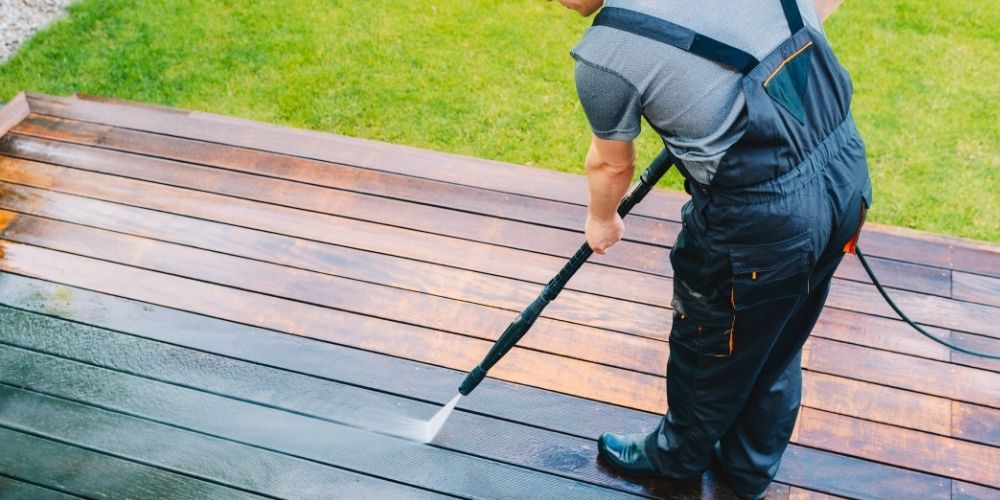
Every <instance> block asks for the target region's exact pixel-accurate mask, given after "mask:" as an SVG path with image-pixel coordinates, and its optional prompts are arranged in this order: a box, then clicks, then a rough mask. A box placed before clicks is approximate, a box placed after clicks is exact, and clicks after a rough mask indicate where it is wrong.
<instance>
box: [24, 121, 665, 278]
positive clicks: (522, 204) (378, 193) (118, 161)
mask: <svg viewBox="0 0 1000 500" xmlns="http://www.w3.org/2000/svg"><path fill="white" fill-rule="evenodd" d="M15 132H16V133H17V134H18V135H15V136H13V137H11V138H10V140H9V142H8V143H7V144H6V145H5V146H4V150H5V154H10V155H12V156H18V157H23V158H27V159H33V160H36V161H42V162H47V163H57V164H60V165H65V166H77V167H78V166H81V165H82V166H91V165H93V166H96V167H97V168H100V169H102V170H107V169H114V170H116V171H117V173H119V174H121V175H128V176H133V177H139V178H148V179H154V178H155V176H156V175H157V173H156V172H150V171H149V170H150V169H154V168H155V167H156V166H158V165H163V164H171V169H170V170H168V171H166V172H160V175H168V176H170V177H169V179H184V177H185V176H184V172H185V171H186V170H193V171H196V172H197V173H198V174H199V177H200V178H201V182H204V183H201V182H200V183H199V184H200V185H201V186H203V187H204V188H206V189H209V190H212V191H214V192H220V193H224V191H216V190H215V189H212V188H213V184H212V182H211V179H212V176H214V175H216V176H226V175H227V174H230V175H231V174H233V173H243V174H253V175H257V176H262V177H266V178H271V179H274V180H278V181H281V184H282V185H291V186H294V187H292V188H290V189H301V190H306V191H309V190H310V189H311V190H312V192H315V193H323V192H326V191H325V190H322V189H319V188H323V187H326V188H334V189H337V190H344V191H348V192H350V193H352V194H360V195H370V196H361V197H355V198H354V199H351V198H346V196H347V195H346V194H344V195H342V196H345V201H344V202H341V203H338V205H337V207H338V208H343V209H351V208H353V209H355V210H358V211H363V213H367V214H372V215H382V216H384V217H389V216H391V215H392V214H373V212H376V211H377V206H376V207H374V208H370V207H366V206H364V204H366V203H367V204H383V206H386V207H392V206H398V204H399V203H404V202H406V203H410V206H411V208H412V209H415V210H428V209H429V208H430V207H439V208H444V209H446V210H447V211H449V212H450V211H458V213H451V214H450V217H452V218H455V219H458V220H460V219H461V218H462V217H463V216H464V217H471V218H472V220H480V219H478V218H475V217H472V215H473V214H480V215H486V216H490V217H491V218H493V217H502V218H503V219H509V220H512V221H521V222H527V223H533V224H540V225H544V226H550V227H559V228H564V229H572V230H574V231H573V232H574V233H575V234H577V240H575V241H576V242H577V243H579V235H580V234H582V231H581V229H582V224H583V220H584V219H585V218H586V208H585V207H582V206H579V205H574V204H568V203H561V202H556V201H551V200H548V199H544V198H537V197H531V196H523V195H516V194H511V193H504V192H498V191H492V190H488V189H480V188H475V187H471V186H460V185H456V184H451V183H447V182H441V181H434V180H430V179H423V178H418V177H410V176H403V175H395V174H389V173H385V172H378V171H373V170H369V169H362V168H357V167H350V166H345V165H339V164H335V163H327V162H319V161H314V160H307V159H303V158H298V157H293V156H283V155H277V154H273V153H266V152H262V151H253V150H248V149H240V150H236V151H235V152H234V151H233V150H232V148H229V147H226V146H223V145H220V144H212V143H204V142H197V141H187V140H182V139H178V138H163V137H162V136H157V135H155V134H146V133H142V132H137V131H129V130H122V129H115V128H111V127H99V126H95V125H92V124H84V123H80V122H75V121H68V120H57V119H53V118H50V117H44V116H32V117H30V118H29V119H27V120H25V121H24V122H22V123H21V124H20V125H19V126H18V127H17V128H16V129H15ZM53 141H65V142H62V143H58V142H53ZM67 142H68V143H67ZM91 146H99V148H94V147H91ZM103 148H111V149H114V151H109V150H107V149H103ZM118 151H124V152H127V153H132V154H124V153H121V152H118ZM136 153H138V154H141V156H136V155H135V154H136ZM146 155H152V156H155V157H156V158H150V157H148V156H146ZM162 158H169V159H170V160H169V161H167V160H162ZM179 162H184V163H179ZM95 163H98V165H94V164H95ZM101 163H110V164H111V165H101ZM201 165H205V166H204V167H202V166H201ZM209 167H215V168H209ZM134 172H139V173H138V174H136V173H134ZM150 175H152V176H154V177H150ZM289 181H295V182H289ZM246 182H253V180H251V179H247V180H246ZM171 183H174V182H171ZM301 184H305V185H301ZM175 185H176V184H175ZM225 187H226V186H223V188H225ZM228 187H230V188H239V187H240V186H228ZM247 191H250V190H249V189H247ZM253 194H256V195H258V196H261V195H265V196H266V195H267V194H268V193H266V192H265V193H253ZM271 194H272V195H278V194H284V195H286V196H288V195H291V193H271ZM331 195H332V193H327V195H326V196H327V197H329V196H331ZM291 198H293V199H294V197H291ZM362 200H363V201H362ZM298 201H299V202H300V203H309V202H317V201H320V202H322V201H327V200H325V199H320V200H308V199H306V200H298ZM392 201H396V202H397V203H396V204H395V205H394V204H393V203H391V202H392ZM351 203H353V204H358V205H361V206H357V207H345V206H344V205H347V204H351ZM429 213H434V211H433V210H429ZM401 215H405V214H401ZM496 222H499V221H496ZM496 222H494V223H496ZM482 223H483V222H480V224H482ZM629 226H630V229H631V231H630V233H634V234H635V237H636V238H639V240H637V241H641V242H643V243H652V244H658V245H668V244H670V243H672V242H673V240H674V238H675V237H676V235H677V231H678V230H679V225H678V224H677V223H676V222H670V221H665V220H662V219H652V218H649V217H642V216H633V217H632V218H630V219H629ZM513 227H519V226H517V225H514V226H513ZM474 229H475V228H474V227H472V228H467V229H466V230H474ZM471 236H476V233H473V234H472V235H471ZM498 236H499V235H498ZM466 237H470V236H466ZM631 237H632V235H631V234H630V235H629V238H631ZM626 247H628V245H626ZM573 250H575V248H572V247H566V248H565V249H564V251H563V252H561V253H565V254H567V256H568V254H571V253H572V251H573ZM655 255H656V254H654V255H653V256H652V257H651V256H649V255H648V252H647V253H643V254H638V255H636V256H635V257H633V259H635V258H644V259H646V260H653V258H654V257H655ZM667 268H668V266H666V265H663V264H660V267H659V269H660V272H662V271H663V270H665V269H667Z"/></svg>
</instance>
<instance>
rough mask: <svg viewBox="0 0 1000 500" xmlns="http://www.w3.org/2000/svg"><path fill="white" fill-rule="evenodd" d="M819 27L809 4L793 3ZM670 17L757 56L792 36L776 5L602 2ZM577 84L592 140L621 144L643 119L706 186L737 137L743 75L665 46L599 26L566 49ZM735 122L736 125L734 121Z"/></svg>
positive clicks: (704, 0)
mask: <svg viewBox="0 0 1000 500" xmlns="http://www.w3.org/2000/svg"><path fill="white" fill-rule="evenodd" d="M798 3H799V10H800V11H801V12H802V17H803V20H804V21H805V23H806V24H807V25H809V26H811V27H813V28H816V29H817V30H821V26H820V22H819V19H818V17H817V15H816V10H815V7H813V4H812V0H798ZM605 7H620V8H623V9H629V10H634V11H636V12H641V13H643V14H648V15H651V16H654V17H659V18H661V19H665V20H668V21H670V22H672V23H674V24H679V25H681V26H684V27H686V28H689V29H691V30H694V31H695V32H698V33H701V34H704V35H705V36H709V37H712V38H715V39H716V40H719V41H721V42H723V43H726V44H729V45H732V46H733V47H736V48H739V49H742V50H743V51H745V52H748V53H750V54H752V55H753V56H755V57H757V58H758V59H762V58H763V57H764V56H766V55H767V54H768V53H770V52H771V51H772V50H774V48H775V47H777V46H778V45H779V44H780V43H781V42H782V41H784V40H785V39H786V38H788V37H789V36H790V35H791V33H790V31H789V29H788V23H787V22H786V21H785V15H784V13H783V11H782V10H781V2H780V1H779V0H606V1H605ZM572 55H573V58H574V59H576V61H577V64H576V86H577V92H578V93H579V96H580V102H581V103H582V104H583V109H584V111H585V112H586V114H587V119H588V120H589V121H590V126H591V128H592V129H593V131H594V135H596V136H597V137H600V138H603V139H614V140H622V141H627V140H631V139H634V138H635V137H636V136H638V135H639V127H640V117H641V116H645V117H646V120H647V121H649V122H650V123H651V124H652V125H653V126H654V127H655V128H656V129H658V130H659V131H661V132H663V140H664V142H665V144H666V145H667V147H668V148H670V150H671V152H672V153H674V155H676V156H677V157H678V158H680V159H681V160H683V161H684V166H685V167H687V169H688V171H689V172H690V174H691V175H692V176H693V177H694V178H695V180H697V181H698V182H700V183H703V184H708V183H709V182H710V181H711V179H712V177H714V176H715V172H716V169H717V167H718V164H719V161H720V160H721V158H722V156H723V155H724V154H725V152H726V150H727V149H729V147H730V146H732V145H733V144H734V143H735V142H736V141H737V140H739V138H740V135H742V132H743V131H742V129H741V128H740V127H738V126H737V127H736V128H735V129H734V128H733V125H734V124H736V122H737V120H738V119H740V116H741V112H742V111H743V108H744V106H745V99H744V97H743V94H742V92H741V90H740V79H741V78H742V76H743V75H742V74H740V73H739V72H737V71H735V70H733V69H730V68H728V67H726V66H722V65H720V64H718V63H715V62H712V61H709V60H707V59H703V58H701V57H699V56H696V55H693V54H690V53H688V52H686V51H683V50H681V49H678V48H676V47H672V46H670V45H667V44H664V43H661V42H657V41H655V40H650V39H648V38H644V37H640V36H638V35H634V34H631V33H626V32H623V31H620V30H616V29H613V28H608V27H604V26H597V27H593V28H590V29H589V30H587V32H586V34H585V35H584V37H583V39H582V40H581V41H580V43H578V44H577V46H576V47H575V48H574V49H573V51H572ZM736 125H738V124H736Z"/></svg>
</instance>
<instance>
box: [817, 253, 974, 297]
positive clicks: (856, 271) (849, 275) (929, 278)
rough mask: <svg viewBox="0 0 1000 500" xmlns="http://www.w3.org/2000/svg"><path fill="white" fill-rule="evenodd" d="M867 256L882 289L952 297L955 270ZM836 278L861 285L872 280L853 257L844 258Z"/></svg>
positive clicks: (859, 262)
mask: <svg viewBox="0 0 1000 500" xmlns="http://www.w3.org/2000/svg"><path fill="white" fill-rule="evenodd" d="M865 257H866V258H867V259H868V265H870V266H872V270H873V271H875V276H877V277H878V279H879V282H881V283H882V285H883V286H886V287H889V288H890V289H902V290H909V291H911V292H919V293H924V294H928V295H938V296H940V297H952V295H951V289H952V277H951V273H952V271H950V270H948V269H941V268H939V267H931V266H926V265H921V264H914V263H912V262H900V261H897V260H891V259H885V258H881V257H873V256H869V255H868V254H865ZM835 276H836V277H838V278H844V279H849V280H852V281H860V282H861V283H871V278H870V277H869V276H868V273H866V272H865V268H864V267H862V266H861V261H859V260H858V258H857V257H855V256H854V255H847V256H845V257H844V260H843V262H841V264H840V267H838V268H837V272H836V274H835ZM890 293H891V292H890ZM954 298H959V297H954ZM963 300H964V299H963Z"/></svg>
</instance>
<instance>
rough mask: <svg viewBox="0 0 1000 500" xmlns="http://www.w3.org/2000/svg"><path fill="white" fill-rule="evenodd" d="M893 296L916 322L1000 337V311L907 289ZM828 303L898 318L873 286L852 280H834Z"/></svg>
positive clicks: (893, 292)
mask: <svg viewBox="0 0 1000 500" xmlns="http://www.w3.org/2000/svg"><path fill="white" fill-rule="evenodd" d="M890 294H891V296H892V300H893V301H895V302H896V305H898V306H899V307H900V309H902V310H903V311H905V312H906V314H907V315H908V316H910V318H911V319H913V321H915V322H917V323H921V324H927V325H934V326H938V327H941V328H950V329H952V330H960V331H964V332H968V333H978V334H980V335H986V336H989V337H994V338H1000V329H997V328H996V327H995V325H1000V308H997V307H990V306H985V305H981V304H975V303H972V302H959V301H956V300H951V299H946V298H943V297H934V296H930V295H922V294H918V293H913V292H907V291H904V290H894V291H892V292H890ZM827 304H828V305H829V306H832V307H839V308H843V309H850V310H852V311H859V312H865V313H869V314H877V315H880V316H885V317H889V318H896V317H898V316H897V315H896V313H895V311H893V310H892V308H890V307H889V304H887V303H886V302H885V301H884V300H883V299H882V296H881V295H880V294H879V293H878V290H876V289H875V287H874V286H872V285H865V284H861V283H855V282H852V281H846V280H840V281H835V282H834V284H833V290H832V291H831V292H830V300H829V301H828V302H827Z"/></svg>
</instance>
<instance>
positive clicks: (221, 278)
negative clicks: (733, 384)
mask: <svg viewBox="0 0 1000 500" xmlns="http://www.w3.org/2000/svg"><path fill="white" fill-rule="evenodd" d="M24 222H27V223H24ZM22 223H24V224H22ZM32 223H35V224H32ZM8 231H9V232H10V233H12V236H9V238H10V239H11V240H12V241H18V242H21V243H26V244H35V245H44V246H46V247H48V248H52V249H55V250H60V251H66V252H71V253H76V254H80V255H90V256H92V257H97V258H101V259H107V260H110V261H114V262H120V263H126V264H130V265H137V266H140V267H143V268H146V269H151V270H156V271H160V272H166V273H169V274H172V275H177V276H182V277H188V278H195V279H199V280H207V281H209V282H212V283H217V284H222V285H226V286H234V287H238V288H240V289H244V290H253V291H256V292H263V293H268V294H270V295H273V296H277V297H287V298H292V299H297V300H300V301H303V302H308V303H313V304H317V305H328V306H330V305H333V306H336V307H347V308H349V310H351V311H352V312H364V311H363V310H362V309H361V308H362V307H363V305H360V306H359V305H353V306H352V305H351V303H352V301H351V300H350V299H349V298H344V297H341V295H345V296H347V297H352V296H356V295H362V294H363V295H364V296H365V301H364V303H365V304H367V303H368V302H372V301H374V298H375V295H373V290H372V289H371V288H368V289H367V292H366V291H365V290H353V289H352V288H351V285H350V284H348V285H346V286H345V285H343V284H340V285H337V284H331V283H329V282H328V280H325V279H324V280H322V281H320V282H319V283H318V285H317V286H315V287H310V286H309V283H308V282H309V281H310V277H309V276H303V275H301V273H293V274H290V275H288V276H287V277H285V276H282V275H280V274H275V270H276V269H275V268H276V267H277V266H273V265H265V264H263V263H258V262H240V261H236V262H234V263H233V264H227V261H229V260H235V259H234V258H231V257H228V256H223V255H220V254H211V253H208V252H202V251H194V250H192V249H188V248H181V249H176V248H171V247H170V246H169V245H167V244H157V243H155V242H149V241H146V242H140V241H139V240H135V239H134V238H133V239H129V238H123V237H120V235H117V234H101V235H98V233H97V232H96V231H95V230H90V229H83V228H79V227H72V226H68V225H63V226H58V225H56V224H54V223H52V222H46V221H42V220H35V221H31V220H30V219H29V220H28V221H26V220H25V219H23V218H22V219H19V220H18V221H17V222H15V223H14V224H13V225H11V226H10V227H9V229H8ZM46 234H49V235H52V236H48V237H46V236H45V235H46ZM230 268H231V269H230ZM277 270H278V271H280V270H281V269H277ZM193 271H197V272H194V273H193ZM206 271H207V272H206ZM234 277H235V278H237V281H232V279H233V278H234ZM239 277H243V278H244V279H242V280H240V279H239ZM245 278H252V279H251V280H249V281H248V280H247V279H245ZM284 283H289V284H294V288H293V289H291V290H285V288H284V287H285V286H286V285H284ZM299 290H306V291H308V292H307V293H301V292H300V291H299ZM309 290H312V291H309ZM325 290H336V292H337V295H336V296H333V297H330V298H329V300H326V298H327V297H326V292H325ZM118 293H126V292H124V291H120V292H118ZM416 301H417V299H406V298H395V299H394V298H391V297H390V298H388V299H385V300H382V301H376V302H379V303H392V302H395V303H399V304H410V305H412V307H408V308H406V309H412V310H414V311H420V315H427V316H431V317H438V318H442V319H443V320H445V321H444V322H443V323H442V324H441V325H435V324H434V323H433V322H431V321H424V322H423V325H424V326H428V327H434V328H436V329H439V330H444V329H448V328H450V329H454V328H456V326H455V325H454V323H457V321H456V319H455V318H452V317H450V316H449V314H451V311H452V310H455V311H457V312H459V313H460V314H462V315H467V316H469V317H475V318H477V323H476V324H473V325H470V327H469V330H468V332H466V334H468V335H476V328H477V327H479V328H480V329H485V330H486V335H491V334H492V335H496V334H497V333H498V332H499V331H501V330H502V328H503V326H504V323H505V321H506V319H507V318H506V316H503V317H500V318H498V322H499V323H498V324H496V325H490V324H489V321H488V317H489V315H488V314H484V313H477V312H476V311H471V312H469V311H462V310H461V308H456V307H454V306H451V305H445V306H442V307H441V308H436V307H435V306H434V305H433V304H431V303H426V304H423V305H421V304H417V303H416ZM439 309H440V310H439ZM378 313H379V310H378V309H376V310H375V311H374V312H368V313H367V314H378ZM390 319H395V320H397V321H404V322H407V323H411V324H413V323H416V322H418V321H419V320H420V319H421V318H420V317H416V318H408V317H397V318H390ZM484 325H485V326H484ZM597 333H600V332H589V333H588V332H578V334H577V335H576V336H577V337H578V339H580V340H577V341H575V342H574V341H573V337H574V333H573V332H572V331H570V332H569V333H568V335H567V336H566V337H565V338H561V337H554V338H553V339H552V341H551V342H550V345H548V346H547V348H545V349H541V350H543V352H549V353H553V354H556V355H560V356H561V355H574V357H577V358H578V359H585V360H589V361H593V362H598V363H602V364H606V365H610V366H621V364H620V363H617V361H616V360H617V358H618V357H620V356H621V354H622V353H621V352H618V351H612V353H610V354H611V355H613V356H614V357H612V356H609V354H608V353H605V352H604V349H605V348H606V347H607V345H605V344H600V343H598V342H597V340H596V337H597ZM549 335H550V333H549V332H548V331H547V330H545V329H542V330H541V331H540V332H538V333H537V334H536V333H535V332H533V336H532V337H531V339H541V340H540V341H548V340H549V337H548V336H549ZM616 337H618V338H620V337H622V336H621V335H616V336H614V337H611V338H610V339H609V342H610V341H613V340H614V339H615V338H616ZM481 338H484V337H481ZM485 338H489V337H485ZM526 340H527V339H526ZM523 345H524V346H525V347H532V348H541V347H545V346H538V345H537V344H532V343H531V342H527V343H524V344H523ZM649 347H651V348H652V349H647V350H645V351H641V352H640V353H639V356H638V357H639V358H641V359H655V360H656V362H655V363H654V364H655V365H656V366H658V367H660V368H661V369H662V371H660V372H659V373H663V372H664V371H665V364H664V363H665V361H666V358H667V352H666V348H665V346H660V347H659V348H657V346H652V345H651V346H649ZM577 349H579V352H580V353H581V354H579V355H575V354H576V353H577ZM437 362H438V363H443V362H445V361H444V360H438V361H437ZM623 367H624V366H623ZM806 368H807V369H808V368H810V366H809V365H808V364H806ZM810 377H811V375H807V383H806V385H807V387H813V388H821V387H824V386H825V388H827V389H832V390H833V391H834V393H839V394H842V396H843V398H846V399H841V398H836V397H834V398H824V397H817V396H818V394H823V393H824V392H818V393H816V392H814V393H809V392H807V404H809V403H810V402H811V403H815V404H816V405H818V406H816V407H817V408H821V409H827V410H830V411H837V412H841V413H845V414H848V415H854V416H864V417H865V418H871V419H874V420H877V421H883V422H889V423H897V424H899V425H904V426H907V427H912V428H916V429H920V430H928V431H931V432H939V433H943V434H945V435H948V434H949V433H950V428H949V427H948V426H947V425H946V424H945V422H947V421H948V420H949V418H950V406H949V405H948V404H946V402H945V401H939V400H937V398H931V397H926V396H920V395H917V394H914V393H907V392H905V391H898V390H893V389H890V388H880V387H879V386H875V385H872V384H866V383H861V382H856V381H849V380H841V381H834V380H831V378H830V377H827V378H820V379H819V380H818V381H817V383H818V384H819V385H813V384H812V383H811V379H810ZM821 390H822V389H821ZM810 395H812V396H813V397H812V398H810V397H809V396H810ZM855 400H858V401H861V402H862V403H861V404H860V406H858V403H852V401H855ZM865 401H868V402H869V403H868V404H865V403H863V402H865ZM883 401H884V402H883ZM876 402H882V406H875V403H876ZM661 403H662V402H661V401H660V400H659V399H654V400H650V404H656V405H661ZM935 409H936V410H937V411H935ZM873 410H874V411H873ZM942 426H943V427H942Z"/></svg>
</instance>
